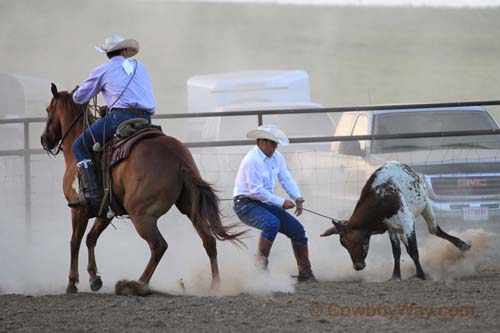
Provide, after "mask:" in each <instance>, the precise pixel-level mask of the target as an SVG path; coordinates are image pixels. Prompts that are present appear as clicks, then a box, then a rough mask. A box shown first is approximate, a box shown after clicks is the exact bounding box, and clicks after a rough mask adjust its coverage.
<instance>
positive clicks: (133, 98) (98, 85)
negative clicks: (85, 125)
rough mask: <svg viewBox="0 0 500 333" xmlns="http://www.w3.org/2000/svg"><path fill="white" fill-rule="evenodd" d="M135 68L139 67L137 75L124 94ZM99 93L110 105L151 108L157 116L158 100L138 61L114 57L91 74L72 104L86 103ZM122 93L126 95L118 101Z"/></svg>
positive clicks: (76, 93)
mask: <svg viewBox="0 0 500 333" xmlns="http://www.w3.org/2000/svg"><path fill="white" fill-rule="evenodd" d="M135 66H137V70H136V72H135V75H134V77H133V78H132V81H131V82H130V84H129V86H128V87H127V90H125V91H124V89H125V87H126V86H127V83H128V82H129V80H130V76H131V75H132V73H133V70H134V67H135ZM126 68H127V69H126ZM100 92H102V95H103V97H104V99H105V100H106V104H107V105H108V106H111V105H113V107H114V108H139V109H148V110H150V112H151V114H154V113H155V98H154V95H153V89H152V87H151V81H150V78H149V74H148V71H147V70H146V67H145V66H144V65H143V64H142V63H140V62H139V61H133V60H130V59H125V58H124V57H122V56H116V57H113V58H111V59H110V60H109V61H108V62H106V63H105V64H103V65H100V66H98V67H97V68H95V69H94V70H93V71H92V73H90V75H89V77H88V79H87V80H85V82H83V83H82V85H81V86H80V87H79V88H78V89H77V90H76V91H75V93H74V94H73V101H75V103H77V104H84V103H87V102H88V101H90V99H91V98H92V97H94V96H96V95H97V94H98V93H100ZM122 92H123V95H122V96H121V97H120V98H119V99H118V97H119V96H120V94H121V93H122ZM115 101H116V103H115ZM113 103H114V104H113Z"/></svg>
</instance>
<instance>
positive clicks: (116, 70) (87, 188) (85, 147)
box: [68, 36, 155, 212]
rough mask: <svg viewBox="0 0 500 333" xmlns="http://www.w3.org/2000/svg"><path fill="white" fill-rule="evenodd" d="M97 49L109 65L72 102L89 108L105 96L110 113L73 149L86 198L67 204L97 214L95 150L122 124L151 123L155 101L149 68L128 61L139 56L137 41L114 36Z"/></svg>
mask: <svg viewBox="0 0 500 333" xmlns="http://www.w3.org/2000/svg"><path fill="white" fill-rule="evenodd" d="M96 49H97V50H98V51H99V52H101V53H106V55H107V57H108V59H109V61H108V62H106V63H105V64H103V65H100V66H98V67H97V68H95V69H94V70H93V71H92V72H91V73H90V75H89V77H88V79H87V80H86V81H85V82H83V83H82V85H81V86H80V87H79V88H78V89H77V90H76V91H75V92H74V94H73V101H74V102H75V103H77V104H86V103H88V102H89V101H90V100H91V99H92V98H93V97H94V96H96V95H97V94H99V93H100V92H102V95H103V97H104V99H105V101H106V104H107V106H108V111H107V113H106V115H105V116H104V117H102V118H100V119H98V120H97V121H96V122H95V123H94V124H92V125H91V126H90V127H89V128H87V129H86V130H85V131H84V132H83V133H82V135H80V137H79V138H78V139H77V140H76V141H75V143H74V144H73V146H72V151H73V154H74V156H75V158H76V162H77V166H78V173H79V175H80V178H81V188H80V193H83V198H82V197H80V199H78V200H76V201H72V202H70V203H68V205H69V206H70V207H76V206H85V205H90V206H91V208H92V209H93V210H94V211H95V212H97V211H98V209H99V205H100V202H101V198H100V195H99V185H98V182H97V176H96V172H95V169H94V163H93V161H92V150H94V151H99V150H100V147H101V146H104V144H105V142H107V141H108V140H110V139H111V138H112V137H113V135H114V133H115V130H116V128H117V127H118V125H119V124H121V123H122V122H124V121H126V120H129V119H133V118H143V119H146V120H147V121H148V122H149V123H151V115H153V114H154V113H155V99H154V95H153V89H152V86H151V81H150V78H149V74H148V72H147V70H146V67H145V66H144V65H143V64H142V63H140V62H138V61H137V60H130V59H128V58H130V57H133V56H134V55H136V54H137V53H138V52H139V43H138V42H137V41H136V40H135V39H125V38H123V37H121V36H112V37H109V38H106V40H105V42H104V44H103V45H101V46H99V47H96Z"/></svg>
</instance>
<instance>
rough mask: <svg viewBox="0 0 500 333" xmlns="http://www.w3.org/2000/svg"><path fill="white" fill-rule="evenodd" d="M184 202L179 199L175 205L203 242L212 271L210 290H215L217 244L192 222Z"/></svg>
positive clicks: (217, 271)
mask: <svg viewBox="0 0 500 333" xmlns="http://www.w3.org/2000/svg"><path fill="white" fill-rule="evenodd" d="M183 199H184V200H183ZM185 200H186V199H185V198H182V197H181V199H180V200H178V201H177V202H176V203H175V205H176V206H177V208H178V209H179V211H180V212H181V213H182V214H184V215H186V216H188V217H189V219H190V220H191V222H192V223H193V226H194V228H195V229H196V232H197V233H198V235H199V236H200V238H201V241H202V242H203V247H204V248H205V251H206V252H207V255H208V258H209V259H210V269H211V271H212V289H216V288H218V287H219V285H220V275H219V264H218V262H217V243H216V240H215V237H213V236H212V235H209V234H207V233H206V232H205V231H204V230H202V227H201V226H200V225H199V224H198V223H195V221H193V219H192V218H191V216H190V211H189V209H187V208H186V206H188V205H187V204H186V202H185Z"/></svg>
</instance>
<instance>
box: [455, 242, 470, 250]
mask: <svg viewBox="0 0 500 333" xmlns="http://www.w3.org/2000/svg"><path fill="white" fill-rule="evenodd" d="M470 247H471V246H470V244H467V243H465V242H462V244H460V246H459V247H458V248H459V249H460V251H468V250H470Z"/></svg>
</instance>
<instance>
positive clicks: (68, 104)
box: [57, 91, 96, 124]
mask: <svg viewBox="0 0 500 333" xmlns="http://www.w3.org/2000/svg"><path fill="white" fill-rule="evenodd" d="M57 100H58V101H59V103H62V106H63V107H64V109H65V110H67V111H70V112H71V113H74V114H75V115H77V114H78V113H80V112H85V111H86V110H87V111H89V110H90V109H89V103H85V104H77V103H75V102H74V101H73V92H68V91H59V93H58V96H57ZM87 117H88V118H87V119H88V121H89V123H90V124H92V123H94V122H95V121H96V117H95V115H93V114H92V112H87Z"/></svg>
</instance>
